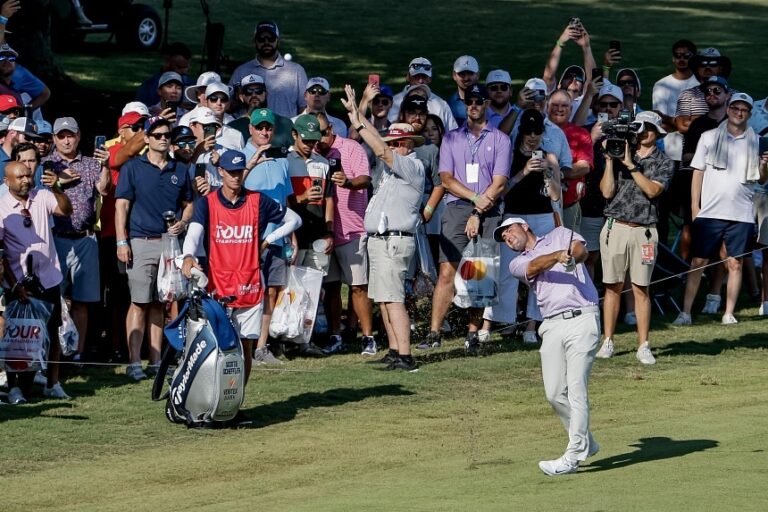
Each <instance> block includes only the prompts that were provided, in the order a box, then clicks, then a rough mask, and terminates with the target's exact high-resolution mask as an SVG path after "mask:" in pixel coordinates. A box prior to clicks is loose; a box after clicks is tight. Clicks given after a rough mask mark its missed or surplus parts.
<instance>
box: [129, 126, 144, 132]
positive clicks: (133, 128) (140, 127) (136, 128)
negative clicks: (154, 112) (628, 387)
mask: <svg viewBox="0 0 768 512" xmlns="http://www.w3.org/2000/svg"><path fill="white" fill-rule="evenodd" d="M128 128H130V129H131V131H132V132H137V131H139V130H141V129H142V128H144V125H143V124H131V125H128Z"/></svg>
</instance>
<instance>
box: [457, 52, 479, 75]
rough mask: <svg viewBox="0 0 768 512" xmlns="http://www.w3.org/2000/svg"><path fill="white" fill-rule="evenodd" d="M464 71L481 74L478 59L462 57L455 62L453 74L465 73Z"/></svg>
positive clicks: (468, 56)
mask: <svg viewBox="0 0 768 512" xmlns="http://www.w3.org/2000/svg"><path fill="white" fill-rule="evenodd" d="M464 71H470V72H472V73H479V72H480V65H479V64H478V63H477V59H476V58H474V57H472V56H471V55H462V56H461V57H459V58H458V59H456V60H455V61H453V72H454V73H463V72H464Z"/></svg>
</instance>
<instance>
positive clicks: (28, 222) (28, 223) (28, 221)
mask: <svg viewBox="0 0 768 512" xmlns="http://www.w3.org/2000/svg"><path fill="white" fill-rule="evenodd" d="M19 213H21V216H22V217H24V227H25V228H31V227H32V214H31V213H29V210H27V209H26V208H22V209H21V211H20V212H19Z"/></svg>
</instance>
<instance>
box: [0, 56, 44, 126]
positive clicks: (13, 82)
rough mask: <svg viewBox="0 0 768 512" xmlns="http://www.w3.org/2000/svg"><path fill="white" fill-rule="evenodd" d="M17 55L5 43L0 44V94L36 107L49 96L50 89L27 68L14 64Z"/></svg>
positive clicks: (41, 104)
mask: <svg viewBox="0 0 768 512" xmlns="http://www.w3.org/2000/svg"><path fill="white" fill-rule="evenodd" d="M18 56H19V54H18V52H16V50H14V49H13V48H11V47H10V46H8V44H7V43H3V44H0V94H10V95H12V96H14V97H15V98H16V100H17V101H18V102H19V104H20V105H21V104H23V103H29V104H30V105H32V108H33V109H38V108H40V107H41V106H43V104H44V103H45V102H46V101H48V99H49V98H50V97H51V90H50V89H48V87H47V86H46V85H45V84H44V83H43V82H42V80H40V79H39V78H37V77H36V76H35V75H33V74H32V73H31V72H30V71H29V70H28V69H27V68H25V67H24V66H21V65H19V64H16V58H17V57H18ZM22 95H24V96H22ZM27 96H28V97H29V98H27ZM38 114H39V113H38Z"/></svg>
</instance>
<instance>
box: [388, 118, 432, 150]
mask: <svg viewBox="0 0 768 512" xmlns="http://www.w3.org/2000/svg"><path fill="white" fill-rule="evenodd" d="M381 139H382V140H383V141H384V142H390V141H393V140H400V139H411V140H412V141H413V143H414V145H416V146H421V145H423V144H424V137H422V136H421V135H416V134H415V133H413V126H411V125H410V124H408V123H392V124H391V125H389V128H388V129H387V133H386V135H384V136H382V137H381Z"/></svg>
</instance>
